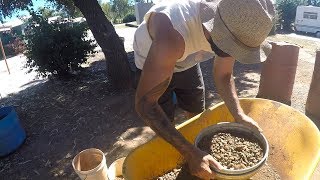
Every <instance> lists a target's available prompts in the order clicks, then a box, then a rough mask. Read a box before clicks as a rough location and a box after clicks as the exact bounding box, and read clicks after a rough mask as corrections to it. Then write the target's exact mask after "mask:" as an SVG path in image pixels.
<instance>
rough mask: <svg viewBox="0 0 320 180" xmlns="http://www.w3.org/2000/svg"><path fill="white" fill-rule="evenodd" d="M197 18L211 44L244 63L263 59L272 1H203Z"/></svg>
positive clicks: (271, 24) (266, 46) (272, 11)
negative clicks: (207, 33) (210, 39)
mask: <svg viewBox="0 0 320 180" xmlns="http://www.w3.org/2000/svg"><path fill="white" fill-rule="evenodd" d="M200 11H201V12H200V17H201V20H202V23H203V25H204V26H205V27H206V29H207V30H208V31H209V32H210V35H211V38H212V40H213V42H214V43H215V44H216V45H217V46H218V47H219V48H220V49H221V50H222V51H224V52H225V53H228V54H229V55H231V56H232V57H234V58H236V59H237V60H238V61H240V62H242V63H246V64H251V63H259V62H263V61H265V60H266V58H267V56H268V55H269V53H270V52H271V45H270V44H269V43H268V42H266V41H265V39H266V37H267V36H268V34H269V32H270V30H271V28H272V26H273V17H274V14H275V10H274V6H273V2H272V1H271V0H212V1H210V0H207V1H206V0H202V1H201V6H200Z"/></svg>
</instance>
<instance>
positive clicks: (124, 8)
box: [111, 0, 130, 23]
mask: <svg viewBox="0 0 320 180" xmlns="http://www.w3.org/2000/svg"><path fill="white" fill-rule="evenodd" d="M111 10H112V12H113V13H114V20H113V21H114V22H115V23H116V22H118V20H119V19H122V18H123V17H124V16H125V15H126V14H128V12H129V11H130V5H129V2H128V0H113V1H112V8H111Z"/></svg>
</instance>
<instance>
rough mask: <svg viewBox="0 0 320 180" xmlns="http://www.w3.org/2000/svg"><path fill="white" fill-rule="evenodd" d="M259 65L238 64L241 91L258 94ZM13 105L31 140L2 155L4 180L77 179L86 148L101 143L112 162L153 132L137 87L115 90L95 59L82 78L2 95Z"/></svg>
mask: <svg viewBox="0 0 320 180" xmlns="http://www.w3.org/2000/svg"><path fill="white" fill-rule="evenodd" d="M201 67H202V69H203V74H204V80H205V83H206V88H207V91H206V95H207V106H210V105H212V104H215V103H217V102H219V101H221V100H220V98H219V96H218V95H217V93H216V90H215V87H214V84H213V79H212V75H211V74H212V73H211V69H212V62H211V61H207V62H204V63H202V64H201ZM259 71H260V66H259V65H250V66H249V65H241V64H238V63H237V64H236V66H235V77H236V79H235V81H236V83H237V87H238V92H239V94H240V95H241V96H243V97H247V96H255V94H252V92H255V91H257V87H258V82H259V77H260V76H259ZM0 103H1V105H13V106H15V108H16V111H17V113H18V115H19V117H20V120H21V123H22V125H23V126H24V128H25V130H26V132H27V140H26V142H25V143H24V144H23V145H22V146H21V148H19V149H18V150H17V151H16V152H14V153H13V154H11V155H9V156H7V157H4V158H1V159H0V177H1V178H3V179H56V178H59V179H75V178H76V177H77V176H76V174H75V173H74V171H73V169H72V166H71V161H72V158H73V157H74V156H75V155H76V154H77V153H78V152H79V151H81V150H83V149H86V148H92V147H95V148H99V149H101V150H102V151H103V152H106V156H107V164H108V165H110V163H111V162H113V161H114V160H116V159H117V158H120V157H123V156H126V155H127V154H128V152H130V151H131V150H132V149H134V148H135V147H137V146H138V145H141V144H142V143H144V142H146V141H147V140H149V139H150V138H152V137H153V136H154V133H153V132H152V131H151V130H150V129H149V128H147V127H145V126H144V123H143V122H142V121H141V120H140V119H139V118H138V116H137V114H136V113H135V111H134V91H133V90H129V91H126V92H121V93H118V92H115V90H114V89H113V88H112V86H111V85H110V84H109V81H108V79H107V78H106V63H105V61H104V60H103V59H101V60H98V61H94V62H92V63H91V65H90V66H89V67H87V68H86V69H85V71H84V72H83V73H82V74H81V75H79V76H78V77H77V78H74V79H72V80H68V81H58V80H48V81H41V82H37V83H34V84H32V83H31V84H29V85H28V87H27V88H26V89H25V90H23V91H20V92H19V93H17V94H11V95H10V96H9V97H6V98H3V99H1V100H0Z"/></svg>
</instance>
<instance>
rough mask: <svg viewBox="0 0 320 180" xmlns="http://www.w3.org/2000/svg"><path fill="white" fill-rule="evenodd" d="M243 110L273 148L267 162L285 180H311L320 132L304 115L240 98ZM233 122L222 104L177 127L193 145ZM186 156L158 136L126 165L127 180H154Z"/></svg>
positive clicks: (319, 150) (319, 153)
mask: <svg viewBox="0 0 320 180" xmlns="http://www.w3.org/2000/svg"><path fill="white" fill-rule="evenodd" d="M240 102H241V106H242V107H243V109H244V111H245V112H246V113H247V114H248V115H249V116H250V117H252V118H253V119H255V120H256V121H257V122H258V123H259V125H260V126H261V127H262V129H263V132H264V135H265V136H266V137H267V139H268V141H269V146H270V153H269V160H268V163H269V164H271V166H273V168H275V169H276V170H277V172H278V174H279V175H280V176H281V178H282V179H297V180H301V179H309V178H310V176H311V175H312V173H313V171H314V169H315V168H316V166H317V163H318V162H319V161H320V132H319V130H318V129H317V127H316V126H315V125H314V123H313V122H312V121H311V120H310V119H309V118H308V117H306V116H305V115H304V114H302V113H300V112H298V111H297V110H295V109H293V108H292V107H290V106H287V105H284V104H281V103H278V102H275V101H271V100H266V99H252V98H251V99H241V100H240ZM223 121H227V122H232V121H234V120H233V117H232V116H231V114H230V113H229V111H228V109H227V108H226V106H225V105H224V104H223V103H220V104H218V105H216V106H213V107H211V108H210V109H208V110H206V111H205V112H203V113H202V114H199V115H198V116H196V117H194V118H192V119H190V120H188V121H186V122H185V123H183V124H181V125H179V126H177V129H178V130H179V131H180V132H181V133H182V134H183V135H184V136H185V137H186V139H188V140H189V141H190V142H191V143H193V142H194V139H195V137H196V136H197V134H198V133H199V132H200V131H201V130H202V129H204V128H206V127H208V126H210V125H213V124H216V123H219V122H223ZM182 163H183V157H182V156H181V155H180V154H179V153H178V152H177V151H176V150H175V149H174V148H173V147H172V146H170V145H169V144H168V143H166V142H165V141H164V140H162V139H161V138H159V137H156V138H154V139H152V140H150V141H149V142H147V143H146V144H144V145H142V146H140V147H138V148H136V149H135V150H133V151H132V152H131V153H130V154H129V155H128V156H127V157H126V159H125V161H124V164H123V175H124V177H125V179H128V180H144V179H153V178H155V177H158V176H160V175H162V174H164V173H165V172H167V171H170V170H171V169H173V168H176V167H178V166H179V165H180V164H182Z"/></svg>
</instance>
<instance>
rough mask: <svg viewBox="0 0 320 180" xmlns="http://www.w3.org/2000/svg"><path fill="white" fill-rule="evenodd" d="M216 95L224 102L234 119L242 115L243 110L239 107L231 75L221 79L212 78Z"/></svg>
mask: <svg viewBox="0 0 320 180" xmlns="http://www.w3.org/2000/svg"><path fill="white" fill-rule="evenodd" d="M214 79H215V83H216V87H217V90H218V93H219V94H220V96H221V98H222V99H223V100H224V102H225V104H226V105H227V107H228V109H229V111H230V112H231V114H232V115H233V117H234V118H238V117H239V116H241V115H242V114H243V110H242V108H241V106H240V102H239V99H238V95H237V92H236V88H235V83H234V80H233V75H232V74H229V75H225V76H223V77H214Z"/></svg>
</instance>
